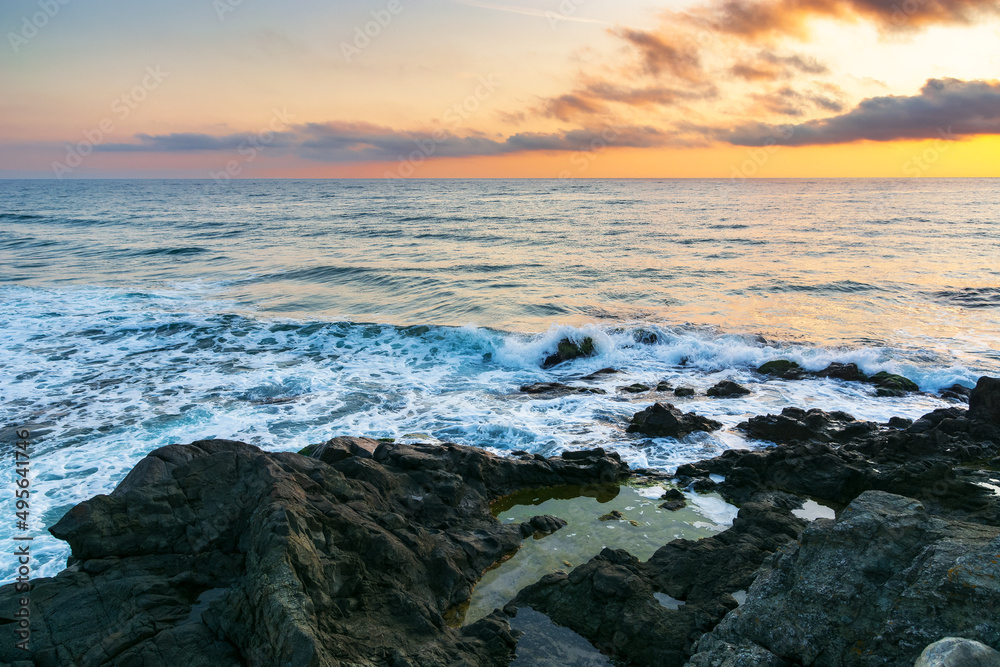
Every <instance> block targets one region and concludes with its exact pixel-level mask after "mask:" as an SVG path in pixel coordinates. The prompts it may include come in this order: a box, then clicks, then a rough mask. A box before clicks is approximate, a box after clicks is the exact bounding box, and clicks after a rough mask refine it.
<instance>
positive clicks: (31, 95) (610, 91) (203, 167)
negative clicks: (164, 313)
mask: <svg viewBox="0 0 1000 667" xmlns="http://www.w3.org/2000/svg"><path fill="white" fill-rule="evenodd" d="M0 26H2V28H3V33H4V40H3V42H4V43H3V44H2V45H0V89H2V90H3V91H4V92H3V95H2V98H0V119H2V123H0V177H47V178H51V177H54V176H56V175H59V176H63V177H72V178H77V177H185V178H189V177H190V178H208V177H212V176H215V177H223V175H224V174H227V172H228V174H227V175H231V176H233V177H241V178H245V177H315V178H322V177H377V178H381V177H385V176H387V175H393V176H413V177H494V176H512V177H513V176H525V177H559V176H573V177H633V176H634V177H676V176H699V177H701V176H708V177H731V176H772V177H777V176H1000V82H998V81H997V78H998V77H1000V0H704V1H696V2H693V3H691V2H638V1H635V0H614V1H611V0H563V1H562V2H559V1H558V0H542V1H536V2H530V1H528V0H502V1H498V2H491V1H490V2H488V1H479V0H373V1H366V2H350V3H348V2H339V1H336V0H325V1H324V0H287V1H286V2H282V3H278V2H269V1H267V0H171V1H170V2H166V1H163V2H150V1H144V2H134V1H126V0H41V1H39V0H5V2H4V3H3V5H2V8H0ZM366 31H367V33H368V34H365V32H366Z"/></svg>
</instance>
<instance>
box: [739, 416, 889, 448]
mask: <svg viewBox="0 0 1000 667" xmlns="http://www.w3.org/2000/svg"><path fill="white" fill-rule="evenodd" d="M736 428H738V429H740V430H741V431H743V432H744V433H746V434H747V435H748V436H750V437H751V438H757V439H759V440H769V441H771V442H807V441H810V440H816V441H819V442H834V441H837V442H844V441H847V440H850V439H851V438H856V437H860V436H866V435H871V434H872V433H874V432H876V431H877V430H878V425H877V424H873V423H871V422H859V421H858V420H856V419H855V418H854V417H853V416H851V415H849V414H847V413H846V412H823V411H822V410H819V409H818V408H813V409H812V410H803V409H801V408H785V409H784V410H782V411H781V414H780V415H765V416H761V417H751V418H750V419H749V420H748V421H745V422H743V423H741V424H739V425H738V426H737V427H736Z"/></svg>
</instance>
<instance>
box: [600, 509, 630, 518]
mask: <svg viewBox="0 0 1000 667" xmlns="http://www.w3.org/2000/svg"><path fill="white" fill-rule="evenodd" d="M597 520H598V521H624V520H625V515H624V514H622V513H621V512H619V511H618V510H611V511H610V512H608V513H607V514H605V515H603V516H601V517H598V519H597Z"/></svg>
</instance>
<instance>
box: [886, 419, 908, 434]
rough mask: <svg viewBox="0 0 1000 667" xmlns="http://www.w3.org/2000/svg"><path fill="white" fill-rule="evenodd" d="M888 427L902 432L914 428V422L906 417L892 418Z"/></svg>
mask: <svg viewBox="0 0 1000 667" xmlns="http://www.w3.org/2000/svg"><path fill="white" fill-rule="evenodd" d="M888 426H889V427H890V428H898V429H900V430H901V431H905V430H906V429H908V428H910V427H911V426H913V420H912V419H907V418H905V417H890V418H889V424H888Z"/></svg>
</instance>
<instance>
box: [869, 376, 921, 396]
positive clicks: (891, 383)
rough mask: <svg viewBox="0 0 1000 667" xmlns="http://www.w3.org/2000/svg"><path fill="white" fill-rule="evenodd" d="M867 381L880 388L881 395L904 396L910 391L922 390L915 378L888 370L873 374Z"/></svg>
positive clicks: (879, 393)
mask: <svg viewBox="0 0 1000 667" xmlns="http://www.w3.org/2000/svg"><path fill="white" fill-rule="evenodd" d="M867 382H869V383H871V384H873V385H875V386H876V387H878V388H879V392H878V395H879V396H902V395H905V394H907V393H908V392H914V391H920V387H918V386H917V383H916V382H914V381H913V380H911V379H909V378H905V377H903V376H902V375H895V374H893V373H889V372H886V371H881V372H879V373H876V374H875V375H872V376H871V377H870V378H868V380H867Z"/></svg>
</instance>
